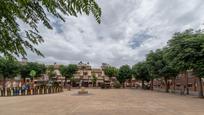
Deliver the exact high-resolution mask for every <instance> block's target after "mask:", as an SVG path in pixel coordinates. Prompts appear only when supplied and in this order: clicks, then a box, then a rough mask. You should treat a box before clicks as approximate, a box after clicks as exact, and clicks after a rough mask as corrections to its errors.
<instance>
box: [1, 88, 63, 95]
mask: <svg viewBox="0 0 204 115" xmlns="http://www.w3.org/2000/svg"><path fill="white" fill-rule="evenodd" d="M59 92H63V88H62V87H61V86H55V87H54V86H49V87H48V86H46V87H36V88H31V89H23V88H22V87H17V88H9V89H5V90H4V89H0V96H23V95H42V94H52V93H59Z"/></svg>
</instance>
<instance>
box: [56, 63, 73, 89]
mask: <svg viewBox="0 0 204 115" xmlns="http://www.w3.org/2000/svg"><path fill="white" fill-rule="evenodd" d="M76 71H77V65H75V64H69V65H68V66H60V72H61V74H62V75H63V76H64V77H65V83H64V86H65V85H66V83H67V79H70V78H72V77H73V76H74V74H75V73H76Z"/></svg>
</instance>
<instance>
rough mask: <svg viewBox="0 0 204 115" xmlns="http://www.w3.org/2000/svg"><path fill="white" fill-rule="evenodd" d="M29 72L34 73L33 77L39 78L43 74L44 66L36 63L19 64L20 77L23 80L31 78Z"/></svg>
mask: <svg viewBox="0 0 204 115" xmlns="http://www.w3.org/2000/svg"><path fill="white" fill-rule="evenodd" d="M31 71H35V72H36V75H35V76H34V77H40V76H41V75H42V74H44V73H45V71H46V67H45V65H44V64H39V63H36V62H28V63H26V64H21V66H20V74H21V77H22V78H23V79H24V80H25V78H26V77H30V78H32V77H33V76H31V74H30V73H31Z"/></svg>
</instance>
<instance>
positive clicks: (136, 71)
mask: <svg viewBox="0 0 204 115" xmlns="http://www.w3.org/2000/svg"><path fill="white" fill-rule="evenodd" d="M132 73H133V76H134V77H135V78H136V79H139V80H141V81H142V89H144V88H145V87H144V81H149V80H150V75H149V72H148V69H147V64H146V62H139V63H137V64H135V65H133V67H132Z"/></svg>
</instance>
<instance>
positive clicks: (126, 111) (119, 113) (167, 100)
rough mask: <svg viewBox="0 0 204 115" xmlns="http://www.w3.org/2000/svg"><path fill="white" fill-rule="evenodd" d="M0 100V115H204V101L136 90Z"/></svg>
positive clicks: (112, 90)
mask: <svg viewBox="0 0 204 115" xmlns="http://www.w3.org/2000/svg"><path fill="white" fill-rule="evenodd" d="M87 90H88V91H89V92H90V95H84V96H78V95H76V92H77V91H78V90H76V89H75V90H72V91H65V92H63V93H59V94H51V95H36V96H21V97H0V115H204V99H199V98H195V97H189V96H179V95H173V94H166V93H159V92H152V91H143V90H135V89H104V90H103V89H87Z"/></svg>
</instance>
